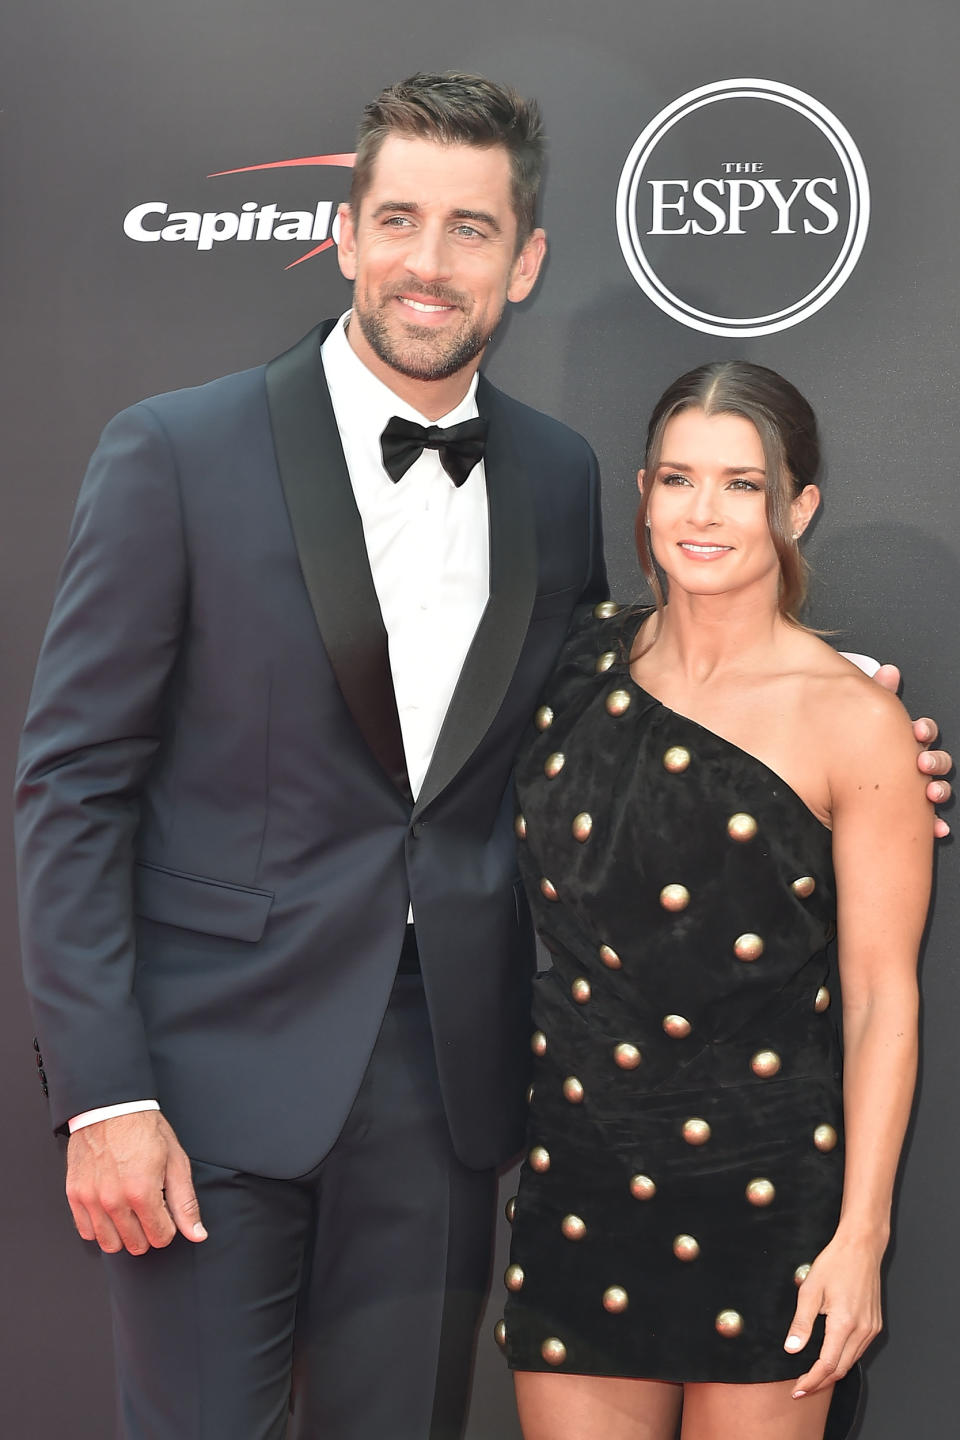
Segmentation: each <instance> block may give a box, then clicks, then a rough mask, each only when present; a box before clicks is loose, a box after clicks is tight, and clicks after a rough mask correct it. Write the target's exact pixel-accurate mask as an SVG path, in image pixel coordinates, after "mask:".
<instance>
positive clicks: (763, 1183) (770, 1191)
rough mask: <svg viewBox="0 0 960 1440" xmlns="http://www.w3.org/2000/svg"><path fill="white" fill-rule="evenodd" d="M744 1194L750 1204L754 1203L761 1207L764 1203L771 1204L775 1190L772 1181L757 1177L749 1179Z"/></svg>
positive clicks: (774, 1196)
mask: <svg viewBox="0 0 960 1440" xmlns="http://www.w3.org/2000/svg"><path fill="white" fill-rule="evenodd" d="M744 1194H745V1195H746V1197H747V1199H748V1200H749V1201H750V1204H751V1205H756V1206H757V1208H758V1209H762V1208H763V1207H764V1206H766V1205H772V1204H773V1202H774V1199H775V1198H776V1194H777V1192H776V1190H775V1189H774V1186H773V1183H772V1181H770V1180H764V1179H762V1178H758V1179H756V1180H751V1181H750V1184H749V1185H748V1186H747V1188H746V1190H745V1191H744Z"/></svg>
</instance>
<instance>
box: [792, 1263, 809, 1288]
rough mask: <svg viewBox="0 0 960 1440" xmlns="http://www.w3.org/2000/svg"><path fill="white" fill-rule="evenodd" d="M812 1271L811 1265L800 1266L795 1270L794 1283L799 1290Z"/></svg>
mask: <svg viewBox="0 0 960 1440" xmlns="http://www.w3.org/2000/svg"><path fill="white" fill-rule="evenodd" d="M810 1270H811V1266H809V1265H798V1266H797V1268H796V1270H794V1272H793V1283H794V1285H796V1287H797V1289H798V1290H799V1288H800V1286H801V1285H802V1284H803V1282H804V1280H806V1278H807V1276H808V1275H809V1274H810Z"/></svg>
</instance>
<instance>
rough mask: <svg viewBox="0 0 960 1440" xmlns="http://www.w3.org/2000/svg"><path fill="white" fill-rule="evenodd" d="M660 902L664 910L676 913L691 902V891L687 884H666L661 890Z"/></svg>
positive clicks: (684, 908)
mask: <svg viewBox="0 0 960 1440" xmlns="http://www.w3.org/2000/svg"><path fill="white" fill-rule="evenodd" d="M660 904H661V905H662V906H663V908H664V910H669V911H671V912H674V913H675V912H677V911H679V910H686V908H687V906H688V905H689V904H690V891H689V890H688V889H687V887H686V885H664V887H663V889H662V890H661V891H660Z"/></svg>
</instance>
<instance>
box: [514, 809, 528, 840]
mask: <svg viewBox="0 0 960 1440" xmlns="http://www.w3.org/2000/svg"><path fill="white" fill-rule="evenodd" d="M513 833H514V834H515V835H516V837H517V839H518V840H526V838H527V822H526V820H524V818H523V816H522V815H518V816H517V818H516V820H514V822H513Z"/></svg>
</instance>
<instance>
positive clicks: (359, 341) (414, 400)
mask: <svg viewBox="0 0 960 1440" xmlns="http://www.w3.org/2000/svg"><path fill="white" fill-rule="evenodd" d="M346 334H347V344H348V345H349V346H350V349H351V350H352V351H353V353H354V355H356V357H357V359H358V360H359V361H360V362H361V363H362V364H363V365H365V366H366V367H367V369H368V370H369V371H370V373H371V374H372V375H376V377H377V379H378V380H379V381H380V382H381V383H382V384H383V385H386V387H387V389H388V390H392V391H393V393H394V395H396V396H397V398H398V399H400V400H403V401H404V402H405V403H406V404H407V405H411V406H412V407H413V409H414V410H416V411H417V413H418V414H420V415H423V416H424V417H425V418H426V419H427V420H439V419H440V418H441V417H442V416H444V415H449V414H450V411H451V410H455V409H456V408H457V406H458V405H459V404H460V402H461V400H462V399H463V398H464V396H465V395H466V393H467V391H468V390H469V389H470V382H471V381H472V380H473V377H474V375H475V374H476V373H477V369H478V368H479V365H480V357H479V356H478V357H477V359H476V360H474V361H471V362H470V364H469V365H465V366H464V367H463V369H462V370H457V371H456V372H455V373H454V374H453V375H449V376H447V377H446V378H445V379H443V380H417V379H415V378H414V377H413V376H410V375H403V374H401V372H400V371H399V370H395V369H394V368H393V366H392V365H388V364H387V363H386V361H385V360H381V358H380V356H379V355H378V354H377V353H376V351H375V350H374V349H373V348H372V347H371V346H370V344H369V343H368V341H367V338H366V336H365V335H364V333H363V331H362V330H361V328H360V326H359V325H354V324H353V322H352V320H348V321H347V327H346Z"/></svg>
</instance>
